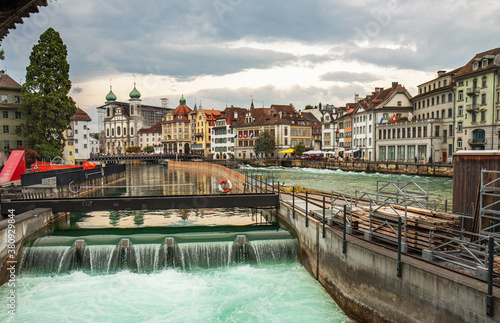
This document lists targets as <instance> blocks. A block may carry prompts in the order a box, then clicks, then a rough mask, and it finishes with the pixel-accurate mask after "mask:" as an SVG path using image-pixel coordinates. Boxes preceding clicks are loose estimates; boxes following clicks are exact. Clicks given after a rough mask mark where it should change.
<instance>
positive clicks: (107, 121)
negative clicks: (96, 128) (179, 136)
mask: <svg viewBox="0 0 500 323" xmlns="http://www.w3.org/2000/svg"><path fill="white" fill-rule="evenodd" d="M140 97H141V94H140V93H139V91H138V90H137V89H136V87H135V83H134V89H133V90H132V91H131V92H130V99H129V102H128V103H125V102H118V101H116V99H117V98H116V95H115V94H114V93H113V91H112V90H111V88H110V91H109V93H108V95H106V104H105V105H103V106H100V107H97V109H98V113H99V114H100V116H99V118H100V119H101V118H102V124H101V120H100V121H99V122H100V127H101V126H102V131H103V145H104V147H103V150H104V153H105V154H124V153H125V152H126V149H127V148H128V147H137V146H140V140H139V130H140V129H142V128H149V127H151V126H153V125H154V124H155V123H157V122H159V121H162V119H163V118H164V117H165V115H166V113H167V112H168V111H170V110H171V109H169V108H167V107H156V106H149V105H144V104H142V103H141V99H140ZM101 115H102V116H101Z"/></svg>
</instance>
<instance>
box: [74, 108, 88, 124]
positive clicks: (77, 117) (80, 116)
mask: <svg viewBox="0 0 500 323" xmlns="http://www.w3.org/2000/svg"><path fill="white" fill-rule="evenodd" d="M71 120H73V121H92V119H91V118H90V117H89V115H88V114H87V112H85V111H83V110H82V109H80V108H76V112H75V114H74V115H73V116H72V117H71Z"/></svg>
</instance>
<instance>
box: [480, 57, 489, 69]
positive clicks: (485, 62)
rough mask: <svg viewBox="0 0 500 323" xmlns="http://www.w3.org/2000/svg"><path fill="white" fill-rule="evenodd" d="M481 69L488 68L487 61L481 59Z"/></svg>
mask: <svg viewBox="0 0 500 323" xmlns="http://www.w3.org/2000/svg"><path fill="white" fill-rule="evenodd" d="M481 63H482V64H481V67H482V68H485V67H486V66H488V60H487V59H483V61H482V62H481Z"/></svg>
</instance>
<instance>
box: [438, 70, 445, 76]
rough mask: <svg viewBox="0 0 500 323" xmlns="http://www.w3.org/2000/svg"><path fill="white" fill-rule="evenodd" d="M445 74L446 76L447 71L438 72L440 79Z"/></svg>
mask: <svg viewBox="0 0 500 323" xmlns="http://www.w3.org/2000/svg"><path fill="white" fill-rule="evenodd" d="M443 74H446V71H438V77H440V76H442V75H443Z"/></svg>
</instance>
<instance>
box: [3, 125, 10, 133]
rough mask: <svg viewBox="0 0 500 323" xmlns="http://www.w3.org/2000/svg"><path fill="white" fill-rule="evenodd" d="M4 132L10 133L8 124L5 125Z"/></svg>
mask: <svg viewBox="0 0 500 323" xmlns="http://www.w3.org/2000/svg"><path fill="white" fill-rule="evenodd" d="M3 133H9V126H8V125H5V126H3Z"/></svg>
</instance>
